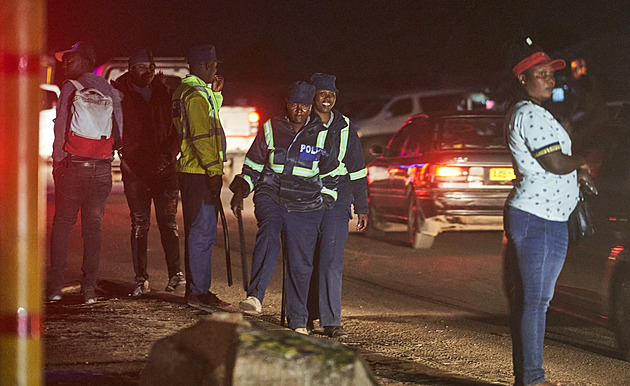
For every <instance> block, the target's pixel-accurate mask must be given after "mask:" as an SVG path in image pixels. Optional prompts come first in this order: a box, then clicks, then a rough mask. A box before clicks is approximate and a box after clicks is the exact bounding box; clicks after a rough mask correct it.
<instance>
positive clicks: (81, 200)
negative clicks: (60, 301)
mask: <svg viewBox="0 0 630 386" xmlns="http://www.w3.org/2000/svg"><path fill="white" fill-rule="evenodd" d="M53 178H54V181H55V215H54V217H53V224H52V235H51V242H50V271H49V274H48V279H49V293H56V292H60V291H61V289H62V288H63V285H64V273H65V270H66V264H67V262H68V239H69V238H70V232H71V231H72V227H73V226H74V224H75V223H76V221H77V215H78V213H79V210H80V211H81V232H82V236H83V264H82V265H81V270H82V272H83V275H82V277H81V291H82V292H87V291H94V289H95V288H96V280H97V275H98V267H99V263H100V259H101V240H102V235H101V223H102V220H103V215H104V214H105V202H106V201H107V196H109V193H110V192H111V190H112V174H111V163H110V162H109V160H95V159H81V158H75V159H73V160H71V161H70V160H69V162H67V163H65V164H64V165H62V166H58V167H57V168H56V169H55V171H54V172H53Z"/></svg>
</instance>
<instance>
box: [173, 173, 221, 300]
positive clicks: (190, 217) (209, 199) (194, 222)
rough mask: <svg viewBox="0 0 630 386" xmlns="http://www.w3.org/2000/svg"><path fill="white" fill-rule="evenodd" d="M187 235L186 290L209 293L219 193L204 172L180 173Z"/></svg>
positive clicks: (200, 293)
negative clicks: (213, 188) (212, 186)
mask: <svg viewBox="0 0 630 386" xmlns="http://www.w3.org/2000/svg"><path fill="white" fill-rule="evenodd" d="M178 177H179V189H180V191H181V195H182V212H183V214H184V235H185V237H186V242H185V244H184V245H185V249H184V251H185V252H184V257H185V262H186V294H187V295H188V294H189V293H193V294H195V295H203V294H207V293H208V291H210V285H211V281H212V247H213V246H214V244H215V242H216V241H217V209H216V204H217V202H218V201H217V197H218V195H219V194H220V191H214V190H212V189H211V187H210V185H209V183H208V179H209V178H210V177H208V176H207V175H205V174H192V173H178Z"/></svg>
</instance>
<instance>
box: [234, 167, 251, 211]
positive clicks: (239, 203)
mask: <svg viewBox="0 0 630 386" xmlns="http://www.w3.org/2000/svg"><path fill="white" fill-rule="evenodd" d="M230 190H231V191H232V192H233V193H234V195H233V196H232V200H231V201H230V208H232V213H234V215H235V216H238V214H237V213H238V211H241V210H243V198H244V197H246V196H247V195H248V194H249V184H248V183H247V181H245V180H244V179H242V178H241V177H239V176H236V177H234V180H232V183H231V184H230Z"/></svg>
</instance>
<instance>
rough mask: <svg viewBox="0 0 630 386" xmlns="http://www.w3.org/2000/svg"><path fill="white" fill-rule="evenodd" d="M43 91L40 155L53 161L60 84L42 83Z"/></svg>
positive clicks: (40, 86)
mask: <svg viewBox="0 0 630 386" xmlns="http://www.w3.org/2000/svg"><path fill="white" fill-rule="evenodd" d="M39 88H40V90H42V92H43V96H42V105H41V108H40V110H39V156H40V158H41V159H43V160H45V161H47V162H52V150H53V142H54V140H55V122H54V120H55V117H56V116H57V110H56V108H57V101H58V100H59V93H60V91H59V86H57V85H55V84H46V83H42V84H40V85H39Z"/></svg>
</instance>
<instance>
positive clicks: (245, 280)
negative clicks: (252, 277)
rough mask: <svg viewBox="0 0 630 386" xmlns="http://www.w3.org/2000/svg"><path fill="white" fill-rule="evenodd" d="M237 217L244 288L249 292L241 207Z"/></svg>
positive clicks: (237, 211)
mask: <svg viewBox="0 0 630 386" xmlns="http://www.w3.org/2000/svg"><path fill="white" fill-rule="evenodd" d="M236 218H237V219H238V236H239V241H240V243H241V267H242V269H241V273H242V274H243V290H245V292H247V288H248V283H249V274H248V273H247V251H245V231H244V230H243V217H242V216H241V208H236Z"/></svg>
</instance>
